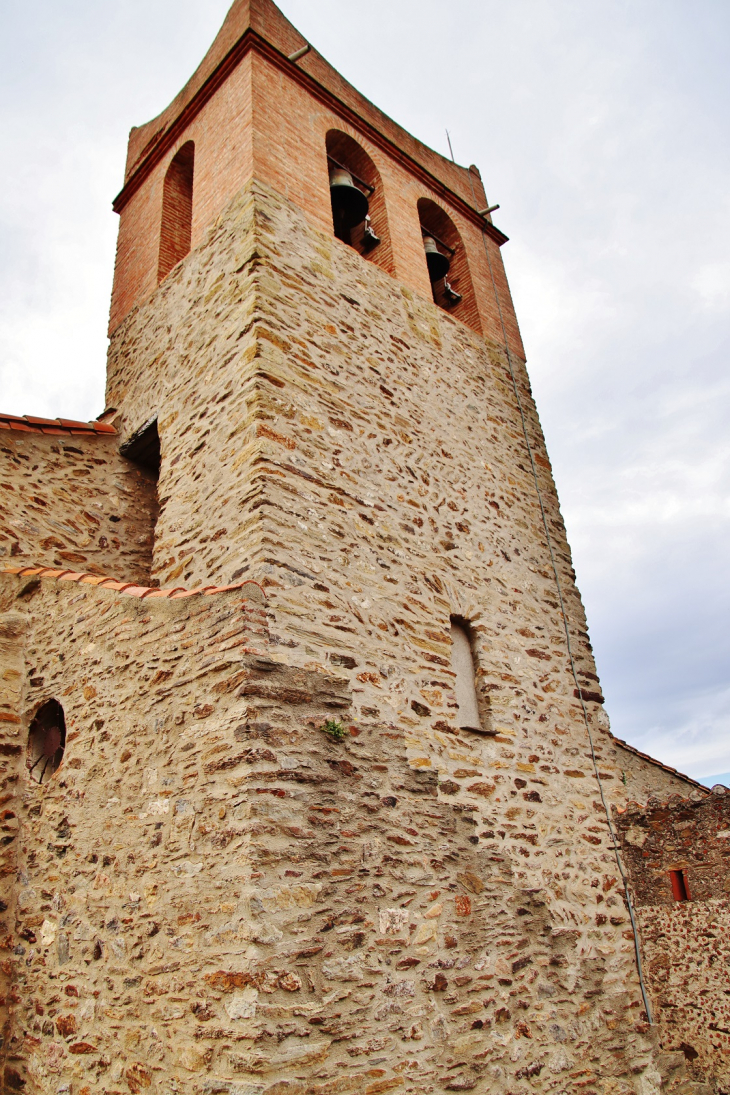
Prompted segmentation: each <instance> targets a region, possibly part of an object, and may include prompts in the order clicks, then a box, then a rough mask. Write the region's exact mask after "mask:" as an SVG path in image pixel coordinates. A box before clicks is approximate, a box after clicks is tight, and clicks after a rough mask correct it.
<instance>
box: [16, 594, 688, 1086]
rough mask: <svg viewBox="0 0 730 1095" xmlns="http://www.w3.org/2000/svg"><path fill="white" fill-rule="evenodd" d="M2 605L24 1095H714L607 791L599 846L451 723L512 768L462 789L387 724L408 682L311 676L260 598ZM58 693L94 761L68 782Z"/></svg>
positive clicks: (65, 599) (468, 760)
mask: <svg viewBox="0 0 730 1095" xmlns="http://www.w3.org/2000/svg"><path fill="white" fill-rule="evenodd" d="M0 586H1V588H2V598H1V599H0V611H1V612H2V613H3V615H2V621H1V622H0V635H5V636H9V637H11V638H12V640H13V641H12V659H13V661H12V664H11V662H10V661H9V660H8V659H7V658H6V660H5V663H4V669H5V671H6V674H7V672H8V670H9V669H13V668H14V669H15V672H16V673H17V678H15V679H16V684H15V687H14V688H13V689H12V690H11V689H7V690H6V693H5V694H4V696H3V707H2V710H3V712H4V713H5V716H9V717H10V719H11V720H12V719H14V720H15V721H14V722H13V721H9V720H8V719H7V718H6V721H5V722H4V723H3V725H6V726H8V728H9V730H10V731H11V732H12V734H14V738H12V739H10V740H14V741H16V742H18V743H19V745H20V746H21V747H20V748H16V749H15V751H14V752H13V751H12V750H11V751H9V750H7V749H6V750H4V756H5V761H6V771H5V772H4V773H3V783H2V786H1V787H0V790H1V791H2V793H3V796H4V797H3V801H4V803H5V807H6V812H5V817H6V819H7V820H6V825H10V826H11V827H12V830H13V831H12V833H10V834H9V835H10V837H11V839H10V841H9V843H7V844H6V846H5V849H4V855H5V856H6V857H7V858H6V860H5V862H6V877H8V876H9V874H10V870H12V872H13V875H14V878H15V880H16V881H15V886H14V888H13V893H12V898H11V900H10V901H7V902H5V905H6V908H5V910H4V914H3V928H2V933H1V935H2V940H3V944H2V945H3V948H4V951H3V960H2V967H1V969H2V973H3V975H4V977H5V981H6V985H5V992H4V1001H5V1005H6V1008H7V1010H8V1013H9V1017H8V1022H7V1023H6V1037H7V1041H6V1051H5V1061H4V1067H5V1083H6V1088H7V1090H9V1091H13V1090H26V1091H33V1092H39V1093H43V1095H45V1093H49V1095H50V1093H51V1092H54V1093H55V1092H57V1091H58V1090H59V1088H61V1089H65V1090H67V1091H71V1092H73V1093H74V1095H101V1093H102V1092H109V1093H111V1092H125V1091H131V1092H141V1091H145V1090H152V1091H160V1092H163V1091H164V1092H168V1091H186V1092H188V1091H189V1092H195V1093H198V1092H200V1093H203V1092H206V1093H208V1092H214V1091H215V1092H228V1093H230V1095H234V1093H235V1095H240V1092H242V1091H245V1092H246V1093H247V1095H262V1093H267V1095H284V1093H286V1095H293V1093H296V1095H304V1093H305V1092H306V1093H315V1095H329V1093H331V1092H335V1091H336V1092H343V1093H349V1092H352V1093H354V1092H361V1091H365V1092H367V1093H369V1095H380V1093H382V1092H387V1091H395V1090H400V1089H402V1090H403V1091H404V1092H405V1091H411V1092H414V1093H415V1092H418V1093H419V1095H420V1093H427V1092H438V1091H477V1092H487V1091H489V1092H492V1091H498V1092H505V1093H507V1092H521V1093H523V1092H524V1093H526V1092H527V1091H528V1090H535V1089H538V1090H543V1091H564V1090H574V1089H579V1090H581V1091H586V1092H587V1091H601V1092H616V1093H623V1092H632V1091H636V1092H641V1093H646V1092H650V1091H655V1090H657V1089H658V1086H659V1084H660V1082H661V1081H662V1080H664V1081H666V1082H667V1083H668V1084H669V1088H670V1089H671V1090H675V1089H676V1090H678V1091H683V1092H685V1091H686V1092H689V1091H690V1088H689V1087H687V1085H686V1084H685V1083H684V1082H683V1068H682V1067H681V1062H682V1061H683V1060H684V1058H683V1057H682V1056H681V1055H679V1058H678V1057H677V1055H676V1054H675V1055H674V1056H673V1055H672V1054H664V1055H662V1054H658V1053H657V1052H656V1050H655V1047H654V1043H653V1041H652V1037H651V1031H650V1030H649V1029H648V1027H647V1025H646V1023H645V1021H644V1020H643V1019H642V1016H641V1003H640V997H639V995H638V991H637V984H636V979H635V976H634V973H633V961H632V953H631V940H630V938H628V936H630V932H628V931H627V918H626V915H625V911H624V908H623V904H622V901H621V896H620V891H619V888H618V886H617V881H616V872H615V866H614V864H612V862H611V859H612V857H611V855H610V854H609V853H608V851H606V850H605V848H604V849H602V848H601V847H600V844H599V841H600V839H601V837H602V836H603V831H604V828H605V827H604V826H602V825H601V824H600V816H599V815H598V814H597V813H595V812H594V811H592V809H591V806H590V801H588V802H586V803H585V805H586V806H587V807H588V810H587V813H588V814H589V817H590V820H591V821H592V823H593V829H594V830H595V832H597V833H600V834H601V836H600V837H594V843H588V842H586V841H585V836H586V835H588V836H590V835H592V833H590V832H587V831H585V830H581V823H580V818H576V817H575V813H576V812H577V806H578V796H577V794H576V793H573V794H570V792H568V794H567V796H566V794H565V792H563V794H562V796H561V797H558V796H557V795H556V794H555V791H556V790H557V787H558V783H559V780H556V779H552V780H548V779H547V778H546V779H544V780H543V782H542V785H540V792H539V793H537V794H536V793H535V791H536V788H535V789H533V790H531V791H530V792H529V793H528V794H527V795H526V796H523V794H522V792H521V791H520V790H519V788H520V781H521V777H515V776H514V772H515V771H520V772H524V773H525V776H526V777H527V778H528V779H529V778H531V777H530V775H529V774H528V769H527V766H526V765H524V766H523V765H521V764H520V762H519V761H518V762H517V763H515V764H513V763H511V759H512V758H510V757H509V756H508V752H509V751H508V750H505V748H504V747H502V748H501V749H500V753H501V754H502V755H503V756H505V758H506V759H504V760H501V761H496V762H495V761H492V762H491V763H490V764H485V759H486V757H485V755H484V754H481V755H480V750H479V748H478V745H475V744H473V742H472V741H471V739H470V740H466V739H463V738H462V737H460V736H459V735H458V734H453V733H452V734H445V733H444V734H443V735H442V739H443V741H444V742H445V743H446V744H447V745H448V755H449V756H450V757H451V759H452V762H454V763H459V764H463V765H465V766H466V765H472V764H473V765H475V766H476V765H477V764H479V765H480V767H481V768H482V770H481V771H478V772H477V771H473V772H469V773H467V772H458V771H457V772H455V773H454V776H455V779H456V778H458V779H460V780H462V781H473V782H469V792H468V793H464V794H461V795H459V794H458V793H457V792H456V790H455V788H454V787H452V786H450V785H449V781H447V780H445V779H443V778H442V777H441V776H440V775H439V773H438V769H437V765H436V763H433V764H431V765H430V766H424V765H419V764H414V763H413V758H412V756H410V755H409V754H410V753H411V750H410V748H409V733H410V728H409V725H408V719H407V718H401V719H400V720H390V719H388V718H384V717H382V716H377V715H376V714H375V713H374V710H373V709H372V707H371V710H370V713H369V714H368V713H366V712H365V711H364V710H363V706H362V700H363V698H367V699H368V700H369V701H370V703H371V704H372V703H374V702H375V695H376V694H377V690H378V689H379V688H380V685H378V684H374V683H372V682H370V681H368V680H365V681H364V682H359V683H358V681H357V676H355V677H354V678H353V680H352V682H350V680H348V677H347V675H346V674H344V673H343V672H342V668H340V670H339V672H337V673H333V672H332V671H328V670H327V668H326V667H325V666H319V667H317V668H304V667H301V666H297V665H291V664H289V661H288V659H289V655H290V653H291V652H292V651H291V648H289V647H287V646H286V645H282V644H281V642H280V641H279V640H278V639H277V637H276V634H275V633H272V631H271V630H270V625H271V622H272V621H271V614H270V611H269V608H268V607H266V608H265V607H264V606H263V605H261V604H259V603H257V602H256V601H255V600H250V599H249V600H246V599H244V596H246V595H247V590H250V589H252V587H250V586H247V587H246V589H245V590H243V591H232V592H229V593H215V592H213V593H210V594H202V593H198V594H197V595H196V594H193V595H190V596H183V595H178V596H176V597H173V598H170V597H165V598H162V597H160V598H158V599H155V598H149V599H148V598H145V599H139V593H140V592H141V591H137V595H135V596H130V595H127V594H124V593H123V592H116V591H114V590H107V589H103V588H99V587H97V586H94V585H93V584H89V582H88V581H86V582H85V581H84V580H81V581H75V582H69V581H55V580H49V579H47V578H43V579H42V580H41V582H40V585H39V586H38V587H36V588H35V589H34V590H33V591H32V592H31V594H30V595H28V594H25V595H24V596H23V597H22V598H21V599H20V600H19V599H18V594H19V593H20V592H21V591H22V590H23V589H24V588H25V581H24V578H23V577H22V576H18V577H16V576H10V575H5V576H3V577H2V579H0ZM255 595H256V590H255V587H253V591H252V594H251V596H255ZM330 660H331V661H332V660H333V659H330ZM341 660H342V659H341ZM344 668H346V666H345V667H344ZM4 679H5V680H6V681H8V680H9V679H10V678H9V677H8V676H7V675H6V676H5V678H4ZM387 680H388V678H387V677H386V678H383V682H385V681H387ZM355 688H362V689H363V692H365V693H366V694H367V695H366V697H363V696H362V694H361V695H360V696H359V697H357V699H359V700H360V703H357V702H356V693H355ZM50 697H55V698H57V699H59V700H60V702H61V703H62V704H63V706H64V709H65V715H66V724H67V730H68V737H67V746H66V751H65V755H64V758H63V761H62V764H61V766H60V768H59V769H58V771H57V772H56V774H55V775H54V776H53V778H52V779H51V780H50V781H48V782H47V783H46V784H44V785H38V784H37V783H35V782H33V781H32V779H31V777H30V776H29V774H28V773H27V771H26V770H24V750H23V748H22V746H23V742H24V735H25V734H27V727H28V723H29V720H30V718H31V716H32V713H33V712H34V711H35V710H36V709H37V707H38V705H39V703H40V702H41V701H42V700H45V699H47V698H50ZM353 701H355V702H353ZM356 711H357V717H354V715H355V712H356ZM328 720H329V728H330V733H327V732H326V730H325V729H324V728H325V727H326V726H327V725H328ZM437 753H438V749H437V748H434V750H433V752H432V755H433V756H434V759H436V756H437ZM444 754H446V750H444ZM459 758H460V759H459ZM538 778H542V777H538ZM454 782H455V780H454ZM551 785H552V786H551ZM525 786H530V787H532V784H530V785H528V784H525ZM523 798H526V800H527V801H526V802H525V801H523ZM9 814H12V815H14V816H13V817H12V818H11V817H9ZM486 824H493V825H494V826H495V830H498V831H486V829H485V825H486ZM16 834H17V835H16ZM540 861H542V866H541V867H538V866H537V864H538V863H540ZM8 864H10V869H9V870H8V866H7V865H8ZM554 868H561V869H562V872H563V873H562V876H560V877H561V881H560V883H558V881H557V879H553V869H554ZM559 886H563V887H565V890H564V891H563V900H562V901H556V895H557V894H558V893H560V892H561V891H560V889H559ZM596 909H598V910H600V911H599V913H598V914H596V913H595V912H594V910H596ZM603 910H605V913H604V912H603Z"/></svg>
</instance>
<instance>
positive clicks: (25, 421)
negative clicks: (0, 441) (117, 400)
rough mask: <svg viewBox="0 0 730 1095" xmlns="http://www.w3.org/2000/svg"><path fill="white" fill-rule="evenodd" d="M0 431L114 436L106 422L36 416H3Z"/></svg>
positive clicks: (113, 431)
mask: <svg viewBox="0 0 730 1095" xmlns="http://www.w3.org/2000/svg"><path fill="white" fill-rule="evenodd" d="M0 430H20V431H21V432H22V433H43V434H61V435H62V434H72V435H73V436H75V437H78V436H83V435H88V436H95V435H97V434H116V432H117V431H116V430H115V429H114V427H113V426H110V425H109V423H108V422H77V421H76V420H75V419H73V418H39V417H38V415H34V414H26V415H18V414H3V413H2V412H0Z"/></svg>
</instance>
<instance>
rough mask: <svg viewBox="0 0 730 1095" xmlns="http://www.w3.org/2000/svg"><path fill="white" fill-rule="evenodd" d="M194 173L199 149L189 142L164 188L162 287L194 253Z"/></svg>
mask: <svg viewBox="0 0 730 1095" xmlns="http://www.w3.org/2000/svg"><path fill="white" fill-rule="evenodd" d="M194 169H195V145H194V144H193V142H192V141H186V143H185V144H184V145H183V146H182V148H181V149H179V150H178V152H177V153H176V154H175V156H174V158H173V160H172V162H171V163H170V166H169V167H168V169H167V174H166V175H165V181H164V183H163V186H162V220H161V223H160V257H159V260H158V264H157V283H158V285H159V283H160V282H161V281H164V279H165V278H166V277H167V275H168V274H169V273H170V271H171V270H172V268H173V267H174V266H177V264H178V262H180V260H181V259H184V258H185V256H186V255H187V254H188V252H189V251H190V245H191V241H192V230H193V173H194Z"/></svg>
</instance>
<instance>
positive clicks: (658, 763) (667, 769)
mask: <svg viewBox="0 0 730 1095" xmlns="http://www.w3.org/2000/svg"><path fill="white" fill-rule="evenodd" d="M611 737H612V738H613V740H614V741H615V743H616V745H620V746H621V748H622V749H625V750H626V752H627V753H633V754H634V756H635V757H641V759H642V760H647V761H648V762H649V764H654V765H656V767H657V768H662V769H663V770H664V771H665V772H669V773H670V775H672V776H677V777H678V778H679V779H683V780H684V782H685V783H691V784H692V786H693V787H698V788H699V789H700V791H703V792H704V793H705V794H708V795H709V794H711V791H710V789H709V787H705V785H704V783H700V782H699V780H696V779H692V776H686V775H685V774H684V772H680V771H679V769H678V768H672V766H671V765H670V764H663V763H662V761H660V760H656V758H655V757H650V756H649V754H648V753H642V752H641V750H640V749H636V748H635V747H634V746H633V745H629V743H628V742H627V741H623V739H622V738H617V737H615V735H613V734H612V735H611Z"/></svg>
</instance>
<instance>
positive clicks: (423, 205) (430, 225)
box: [418, 198, 482, 334]
mask: <svg viewBox="0 0 730 1095" xmlns="http://www.w3.org/2000/svg"><path fill="white" fill-rule="evenodd" d="M418 219H419V221H420V223H421V229H422V231H423V233H424V234H430V235H432V236H433V237H434V238H435V239H436V241H437V246H438V249H439V251H441V252H443V253H444V254H447V255H448V250H447V248H451V249H452V250H453V252H454V253H453V255H452V256H450V258H451V266H450V269H449V272H448V274H447V275H446V280H447V281H448V282H449V284H450V285H451V286H452V288H453V289H454V290H455V291H456V292H457V293H459V294H460V296H461V300H460V301H459V302H458V303H453V302H452V301H450V300H449V299H448V296H447V294H446V292H445V287H444V280H443V279H441V280H440V281H437V282H435V283H432V285H431V291H432V293H433V299H434V303H435V304H438V306H439V308H443V309H444V311H446V312H449V313H450V314H451V315H453V316H455V318H456V319H459V320H461V322H462V323H466V325H467V326H468V327H471V328H472V330H474V331H476V332H477V333H478V334H481V333H482V325H481V321H480V319H479V311H478V309H477V303H476V298H475V296H474V285H473V283H472V280H471V273H470V271H469V260H468V258H467V254H466V248H465V247H464V243H463V241H462V239H461V236H460V234H459V230H458V228H457V227H456V225H455V224H454V222H453V221H452V219H451V217H450V216H449V215H448V213H446V211H445V210H444V209H442V208H441V206H440V205H437V204H436V202H435V201H432V200H431V199H430V198H419V199H418ZM443 244H446V247H443V246H442V245H443ZM424 262H425V257H424Z"/></svg>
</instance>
